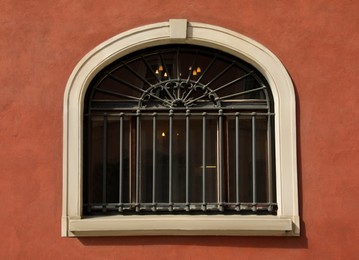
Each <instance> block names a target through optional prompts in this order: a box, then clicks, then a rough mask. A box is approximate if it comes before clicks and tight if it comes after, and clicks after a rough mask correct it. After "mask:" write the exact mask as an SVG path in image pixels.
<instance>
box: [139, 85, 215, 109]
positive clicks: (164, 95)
mask: <svg viewBox="0 0 359 260" xmlns="http://www.w3.org/2000/svg"><path fill="white" fill-rule="evenodd" d="M150 100H155V101H158V102H160V103H161V105H162V106H165V107H169V108H174V107H185V108H188V107H192V106H195V105H196V102H198V101H200V100H205V101H206V102H212V104H213V106H214V107H220V102H219V101H218V96H217V94H216V93H215V92H213V91H212V90H211V89H209V88H208V87H206V86H205V85H203V84H200V83H198V82H195V81H189V80H185V79H174V80H167V81H164V82H160V83H158V84H156V85H153V86H151V87H150V88H148V89H147V91H146V92H145V93H143V95H142V97H141V107H144V106H146V103H147V102H148V101H150Z"/></svg>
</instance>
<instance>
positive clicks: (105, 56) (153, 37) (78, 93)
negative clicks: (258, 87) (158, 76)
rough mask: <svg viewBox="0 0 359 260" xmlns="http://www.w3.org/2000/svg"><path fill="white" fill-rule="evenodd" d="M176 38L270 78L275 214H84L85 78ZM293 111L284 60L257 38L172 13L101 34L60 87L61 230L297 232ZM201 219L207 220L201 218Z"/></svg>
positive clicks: (87, 80)
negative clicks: (168, 17)
mask: <svg viewBox="0 0 359 260" xmlns="http://www.w3.org/2000/svg"><path fill="white" fill-rule="evenodd" d="M179 43H181V44H194V45H201V46H207V47H211V48H216V49H220V50H222V51H224V52H227V53H229V54H232V55H234V56H237V57H238V58H240V59H242V60H244V61H246V62H248V63H250V64H251V65H253V66H254V67H256V68H257V69H258V70H259V71H260V72H261V73H262V74H263V76H264V77H265V78H266V80H267V81H268V83H269V85H270V88H271V90H272V94H273V99H274V112H275V157H276V187H277V203H278V214H277V216H252V217H249V216H236V217H232V216H231V217H228V216H216V217H210V216H204V217H201V218H197V217H191V216H186V217H183V216H182V217H179V218H180V219H181V220H182V222H181V224H179V222H178V219H177V218H168V217H147V218H146V219H142V218H141V217H135V218H134V217H131V219H129V218H128V217H127V218H124V217H117V218H116V217H112V218H108V217H106V218H103V217H99V218H93V219H91V220H89V219H82V218H81V216H82V212H81V210H82V161H83V156H82V142H83V137H82V132H83V128H82V122H83V109H84V98H85V93H86V90H87V88H88V86H89V84H90V82H91V80H92V79H93V78H94V76H95V75H96V74H97V73H98V72H99V71H100V70H101V69H103V68H104V67H105V66H107V65H108V64H110V63H112V62H113V61H115V60H117V59H119V58H121V57H123V56H125V55H127V54H129V53H132V52H134V51H137V50H140V49H144V48H147V47H152V46H157V45H163V44H179ZM295 115H296V112H295V94H294V87H293V84H292V81H291V79H290V77H289V75H288V73H287V71H286V69H285V68H284V66H283V64H282V63H281V62H280V61H279V59H278V58H277V57H276V56H275V55H274V54H273V53H272V52H270V51H269V50H268V49H267V48H265V47H264V46H262V45H261V44H259V43H257V42H255V41H254V40H252V39H249V38H248V37H245V36H243V35H241V34H238V33H236V32H233V31H231V30H227V29H224V28H222V27H218V26H213V25H208V24H203V23H195V22H188V21H187V20H184V19H174V20H170V21H168V22H162V23H156V24H150V25H146V26H142V27H139V28H135V29H132V30H129V31H127V32H124V33H121V34H119V35H117V36H115V37H113V38H111V39H109V40H107V41H105V42H104V43H102V44H100V45H99V46H97V47H96V48H94V49H93V50H92V51H91V52H89V53H88V54H87V55H86V56H85V57H84V58H83V59H82V60H81V61H80V62H79V63H78V65H77V66H76V67H75V69H74V70H73V72H72V74H71V76H70V78H69V80H68V83H67V86H66V90H65V94H64V123H63V125H64V139H63V142H64V147H63V213H62V214H63V217H62V235H63V236H83V235H85V236H88V235H139V234H143V235H162V234H185V235H198V234H205V235H211V234H217V235H241V234H245V235H299V214H298V195H297V193H298V192H297V161H296V158H297V156H296V116H295ZM139 220H141V221H140V222H141V224H139ZM143 220H146V221H147V222H146V221H145V222H146V223H147V224H143V223H142V222H143ZM203 221H205V222H206V223H208V224H205V225H203V224H200V223H202V222H203ZM159 223H161V225H159Z"/></svg>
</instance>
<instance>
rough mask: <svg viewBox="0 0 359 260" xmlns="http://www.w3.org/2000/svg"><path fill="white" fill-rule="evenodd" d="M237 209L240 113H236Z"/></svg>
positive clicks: (237, 202) (237, 208)
mask: <svg viewBox="0 0 359 260" xmlns="http://www.w3.org/2000/svg"><path fill="white" fill-rule="evenodd" d="M235 124H236V126H235V128H236V210H239V113H238V112H237V113H236V121H235Z"/></svg>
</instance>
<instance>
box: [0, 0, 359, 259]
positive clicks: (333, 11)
mask: <svg viewBox="0 0 359 260" xmlns="http://www.w3.org/2000/svg"><path fill="white" fill-rule="evenodd" d="M358 10H359V1H357V0H353V1H350V0H336V1H335V0H333V1H326V0H322V1H320V0H314V1H313V0H301V1H299V0H296V1H285V0H282V1H262V0H254V1H253V0H247V1H242V0H227V1H219V0H211V1H208V0H207V1H205V0H196V1H193V0H191V1H188V0H182V1H173V0H168V1H159V0H151V1H147V0H132V1H129V0H124V1H114V0H108V1H87V0H77V1H67V0H58V1H45V0H42V1H41V0H37V1H14V0H0V84H1V88H0V203H1V210H0V234H1V242H0V258H1V259H14V258H15V259H64V258H67V259H79V258H86V259H98V258H101V257H103V258H109V259H115V258H120V259H126V258H130V259H133V258H141V259H142V258H144V259H150V258H153V259H166V258H193V259H201V258H209V259H215V258H218V259H219V258H220V259H232V258H242V259H355V257H356V256H357V254H356V253H357V252H358V249H357V243H358V241H359V224H358V222H357V215H358V214H359V207H358V198H359V174H358V169H359V158H358V152H359V148H358V145H359V137H358V136H359V135H358V132H359V112H358V111H359V110H358V109H357V107H356V105H357V104H358V101H359V87H358V86H357V82H358V81H359V78H358V77H359V76H358V75H359V73H358V72H359V71H358V60H359V30H358V28H359V15H358V13H357V12H358ZM169 18H186V19H188V20H191V21H198V22H203V23H208V24H214V25H219V26H222V27H226V28H229V29H232V30H234V31H237V32H239V33H242V34H244V35H246V36H248V37H251V38H253V39H254V40H256V41H258V42H260V43H262V44H263V45H265V46H266V47H267V48H269V49H270V50H271V51H272V52H273V53H274V54H275V55H277V56H278V57H279V58H280V59H281V61H282V62H283V63H284V65H285V66H286V68H287V69H288V71H289V73H290V75H291V77H292V79H293V82H294V84H295V87H296V94H297V108H298V112H297V115H298V119H297V120H298V169H299V171H298V173H299V195H300V196H299V199H300V205H299V206H300V215H301V219H302V223H301V225H302V235H301V237H299V238H295V237H274V238H273V237H119V238H81V239H77V238H72V239H71V238H61V237H60V219H61V197H62V195H61V193H62V106H63V94H64V89H65V85H66V82H67V79H68V77H69V75H70V73H71V71H72V70H73V68H74V66H75V65H76V63H77V62H78V61H79V60H80V59H81V58H82V57H83V56H84V55H85V54H86V53H87V52H88V51H90V50H91V49H92V48H94V47H95V46H96V45H98V44H99V43H101V42H103V41H105V40H106V39H108V38H110V37H112V36H114V35H116V34H118V33H120V32H123V31H126V30H128V29H131V28H134V27H137V26H140V25H144V24H150V23H155V22H160V21H167V20H168V19H169ZM144 256H146V257H144Z"/></svg>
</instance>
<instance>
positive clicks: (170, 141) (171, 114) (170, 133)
mask: <svg viewBox="0 0 359 260" xmlns="http://www.w3.org/2000/svg"><path fill="white" fill-rule="evenodd" d="M168 131H169V134H168V135H169V144H168V146H169V147H168V149H169V152H168V153H169V154H168V156H169V158H168V167H169V169H168V174H169V178H168V203H169V205H170V206H169V211H172V210H173V207H172V204H173V201H172V200H173V199H172V152H173V151H172V150H173V147H172V142H173V110H170V111H169V130H168Z"/></svg>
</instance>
